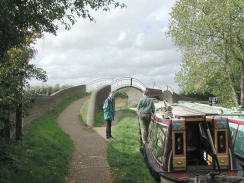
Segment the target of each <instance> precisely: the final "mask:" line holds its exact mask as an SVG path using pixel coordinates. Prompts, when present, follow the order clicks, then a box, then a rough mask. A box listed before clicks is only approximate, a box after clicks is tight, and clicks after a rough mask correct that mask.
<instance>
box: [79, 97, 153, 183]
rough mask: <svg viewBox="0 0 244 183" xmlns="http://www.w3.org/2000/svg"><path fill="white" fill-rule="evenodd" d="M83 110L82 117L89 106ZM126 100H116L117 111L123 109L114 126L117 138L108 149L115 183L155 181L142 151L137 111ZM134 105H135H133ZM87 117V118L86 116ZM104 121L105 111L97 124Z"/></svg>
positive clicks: (150, 182)
mask: <svg viewBox="0 0 244 183" xmlns="http://www.w3.org/2000/svg"><path fill="white" fill-rule="evenodd" d="M86 105H89V104H88V102H87V104H85V105H84V107H83V109H82V110H81V119H83V118H84V116H85V117H86V114H87V110H88V107H87V106H86ZM128 107H130V106H128V104H127V102H125V101H124V100H118V101H117V102H116V111H117V110H120V109H122V110H120V111H122V116H121V117H120V118H119V123H118V124H117V125H116V126H115V127H114V128H113V130H112V134H113V136H114V137H115V138H116V139H115V140H113V141H111V142H110V143H109V146H108V150H107V154H108V155H107V158H108V163H109V166H110V168H111V171H112V173H113V175H114V183H155V180H154V178H153V177H152V175H151V174H150V172H149V170H148V168H147V166H146V164H145V162H144V160H143V158H142V155H141V152H140V144H139V140H138V139H139V129H138V127H139V126H138V120H137V115H136V113H135V111H132V110H129V109H128ZM133 107H134V106H133ZM85 119H86V118H85ZM103 123H104V119H103V112H100V113H99V114H98V116H97V118H96V124H99V125H96V126H101V125H102V124H103Z"/></svg>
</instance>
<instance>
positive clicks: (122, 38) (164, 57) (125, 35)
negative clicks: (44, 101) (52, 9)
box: [30, 0, 181, 93]
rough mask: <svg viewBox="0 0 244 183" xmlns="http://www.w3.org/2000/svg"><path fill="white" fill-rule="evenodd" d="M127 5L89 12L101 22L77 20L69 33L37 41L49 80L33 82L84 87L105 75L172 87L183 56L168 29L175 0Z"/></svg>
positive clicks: (39, 61)
mask: <svg viewBox="0 0 244 183" xmlns="http://www.w3.org/2000/svg"><path fill="white" fill-rule="evenodd" d="M119 2H124V3H125V4H126V5H127V7H126V8H123V9H121V8H116V9H114V8H112V7H111V10H110V11H108V12H104V11H90V14H91V15H92V16H93V17H94V18H95V20H96V22H90V21H89V20H88V19H83V18H78V19H77V23H76V24H75V25H74V26H72V28H71V30H69V31H67V30H65V29H64V27H63V26H59V30H58V32H57V35H56V36H54V35H52V34H45V35H44V37H43V38H42V39H39V40H37V42H36V45H35V47H36V49H37V51H38V54H37V56H36V57H35V59H33V60H32V61H31V63H32V64H35V65H36V66H37V67H40V68H42V69H44V70H45V71H46V72H47V76H48V81H47V82H46V83H42V82H40V81H37V80H35V79H33V80H31V81H30V84H31V86H38V85H39V86H41V85H48V86H54V85H56V84H59V85H60V86H63V85H72V86H77V85H85V84H88V83H89V82H92V81H94V80H97V79H100V78H115V79H116V78H120V77H132V78H135V79H137V80H139V81H141V82H142V83H143V84H144V85H145V86H146V87H148V88H152V87H153V86H154V85H155V86H156V87H158V88H163V87H165V86H170V87H171V88H172V89H173V91H174V92H176V93H177V92H178V91H179V88H178V86H177V83H175V82H174V77H175V74H176V73H177V72H179V71H180V64H181V54H180V52H179V51H177V50H178V49H177V48H176V47H175V46H174V45H173V43H172V41H171V39H172V38H171V37H168V36H166V35H165V33H166V32H167V30H168V22H169V19H170V15H169V13H170V11H171V8H172V7H173V5H174V3H175V0H164V1H162V0H120V1H119Z"/></svg>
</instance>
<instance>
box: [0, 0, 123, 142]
mask: <svg viewBox="0 0 244 183" xmlns="http://www.w3.org/2000/svg"><path fill="white" fill-rule="evenodd" d="M110 6H114V7H115V8H116V7H121V8H123V7H124V6H125V5H124V4H120V3H118V2H116V1H115V0H93V1H90V0H1V1H0V43H1V44H0V106H1V109H3V110H0V114H4V115H5V114H6V115H7V116H9V114H10V113H9V111H15V112H16V140H20V137H21V130H22V129H21V126H22V124H21V117H22V114H23V109H25V105H28V104H29V100H26V98H22V96H23V92H24V91H25V90H24V89H25V88H26V87H28V85H29V84H28V81H29V80H30V79H31V78H32V77H35V78H36V79H39V80H42V81H45V80H46V79H47V78H46V74H45V71H43V70H42V69H41V68H36V66H35V65H32V64H30V63H29V61H30V59H32V58H33V57H34V56H35V54H36V50H34V49H33V48H32V47H30V45H31V43H33V42H34V41H35V40H36V38H40V37H43V35H44V33H45V32H46V33H51V34H54V35H56V32H57V30H58V23H61V24H62V25H64V26H65V29H67V30H69V29H70V28H71V26H72V25H73V24H75V22H76V19H75V17H77V16H78V17H83V18H88V19H90V20H91V21H94V18H93V17H92V16H91V15H90V13H89V10H99V9H102V10H103V11H109V10H110ZM2 106H3V107H2ZM6 115H5V116H6ZM0 117H1V116H0ZM6 119H9V118H8V117H6ZM6 121H7V122H8V120H5V122H6ZM0 126H1V121H0ZM0 130H1V129H0Z"/></svg>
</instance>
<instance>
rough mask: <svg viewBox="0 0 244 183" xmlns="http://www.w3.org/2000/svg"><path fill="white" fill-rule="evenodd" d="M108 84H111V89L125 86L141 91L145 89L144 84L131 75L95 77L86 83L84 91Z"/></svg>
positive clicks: (114, 89)
mask: <svg viewBox="0 0 244 183" xmlns="http://www.w3.org/2000/svg"><path fill="white" fill-rule="evenodd" d="M107 84H110V85H111V90H112V91H115V92H116V91H117V90H120V89H122V88H125V87H133V88H136V89H138V90H140V91H141V92H143V91H144V90H146V86H145V85H144V84H143V83H142V82H140V81H139V80H137V79H135V78H132V77H121V78H116V79H114V78H102V79H97V80H95V81H92V82H90V83H88V84H87V85H86V91H87V92H92V91H94V90H95V89H96V88H98V87H100V86H104V85H107Z"/></svg>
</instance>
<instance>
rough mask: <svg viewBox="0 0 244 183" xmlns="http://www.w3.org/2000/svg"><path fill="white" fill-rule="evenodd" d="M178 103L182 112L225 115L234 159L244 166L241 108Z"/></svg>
mask: <svg viewBox="0 0 244 183" xmlns="http://www.w3.org/2000/svg"><path fill="white" fill-rule="evenodd" d="M178 105H180V106H181V107H182V110H184V112H195V113H196V112H197V113H199V112H200V113H208V112H210V111H211V112H214V113H218V114H220V116H226V117H227V118H228V122H229V128H230V133H231V141H232V145H233V148H234V153H235V157H236V160H237V161H238V163H240V164H241V165H242V166H243V167H244V114H243V111H241V109H238V108H232V109H230V108H223V107H220V106H212V105H211V106H209V105H205V104H199V103H189V102H180V103H179V104H178Z"/></svg>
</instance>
